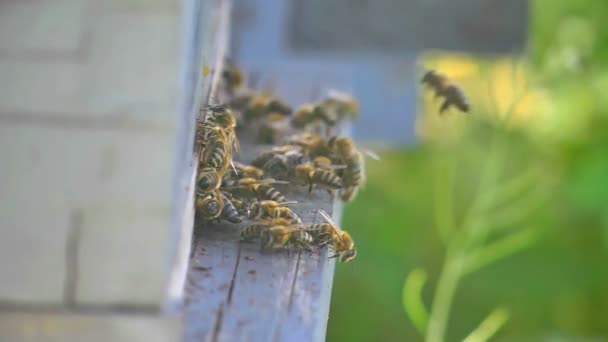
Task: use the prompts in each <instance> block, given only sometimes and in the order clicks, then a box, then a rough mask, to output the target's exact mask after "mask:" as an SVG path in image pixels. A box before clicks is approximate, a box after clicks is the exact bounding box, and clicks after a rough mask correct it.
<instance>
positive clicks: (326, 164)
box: [312, 156, 333, 170]
mask: <svg viewBox="0 0 608 342" xmlns="http://www.w3.org/2000/svg"><path fill="white" fill-rule="evenodd" d="M312 165H314V167H316V168H320V169H327V170H329V169H332V166H333V165H332V161H331V159H329V157H325V156H318V157H315V158H314V159H313V160H312Z"/></svg>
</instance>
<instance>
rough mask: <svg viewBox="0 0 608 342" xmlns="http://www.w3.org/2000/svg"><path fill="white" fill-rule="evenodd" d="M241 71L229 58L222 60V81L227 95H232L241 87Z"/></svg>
mask: <svg viewBox="0 0 608 342" xmlns="http://www.w3.org/2000/svg"><path fill="white" fill-rule="evenodd" d="M243 79H244V77H243V71H242V70H241V68H239V66H238V65H236V64H234V63H233V62H232V60H230V59H229V58H224V69H223V70H222V81H223V84H224V88H225V89H226V92H227V93H228V94H229V95H232V94H234V93H235V92H236V91H237V90H238V89H239V88H241V87H242V86H243V83H244V82H243Z"/></svg>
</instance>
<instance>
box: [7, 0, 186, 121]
mask: <svg viewBox="0 0 608 342" xmlns="http://www.w3.org/2000/svg"><path fill="white" fill-rule="evenodd" d="M64 2H65V1H64ZM64 2H59V3H58V4H64ZM163 4H164V3H161V2H157V5H158V6H161V5H163ZM167 4H168V5H169V7H171V6H173V5H174V2H171V1H169V2H167ZM4 6H8V7H9V8H13V7H15V6H17V5H15V4H13V3H9V4H6V5H4ZM19 6H21V5H19ZM19 6H17V7H19ZM151 6H152V7H153V8H156V7H154V6H153V5H152V4H151ZM26 7H28V6H26ZM29 7H32V9H29ZM29 7H28V10H23V11H17V12H18V14H19V15H21V16H22V17H23V16H24V15H25V14H27V13H29V12H31V11H34V12H36V13H38V12H37V11H39V10H40V9H39V8H38V7H40V8H43V9H44V8H46V7H47V6H38V5H34V6H29ZM66 7H69V6H63V5H61V6H60V5H55V4H53V5H51V6H50V9H48V10H47V12H48V13H53V14H54V15H56V17H57V18H60V20H59V21H60V22H63V21H70V20H72V17H74V18H75V19H74V21H75V22H80V21H83V20H84V21H85V23H84V24H82V25H81V24H78V25H76V24H75V25H76V26H74V27H71V26H70V30H71V31H75V32H77V33H74V35H75V37H71V38H69V39H68V38H66V39H65V40H66V42H62V41H58V42H54V43H53V39H54V38H53V39H49V40H50V41H51V43H49V44H50V45H49V46H46V45H44V44H43V43H39V41H40V40H42V39H43V38H44V37H45V36H42V37H37V34H34V33H32V34H33V35H34V36H35V37H33V38H32V39H31V40H32V42H31V45H33V46H38V45H40V46H41V47H40V48H38V49H34V50H31V51H30V50H27V49H26V48H22V47H20V46H16V45H11V44H10V43H9V42H11V41H15V39H12V38H13V36H14V35H11V36H3V35H1V34H0V47H1V48H0V74H2V75H3V80H4V81H6V82H7V84H10V87H6V89H5V91H3V93H2V94H0V117H1V116H2V115H4V116H6V115H13V116H14V115H15V114H27V115H34V114H35V115H38V116H41V117H51V118H55V117H66V116H67V117H77V118H78V119H80V120H113V121H115V122H117V123H119V124H120V123H123V124H125V122H126V123H128V122H135V123H145V124H151V125H155V126H157V127H159V126H160V127H170V128H172V129H174V127H175V122H176V118H177V113H176V110H177V94H178V82H179V79H178V75H179V72H180V69H179V51H180V49H179V46H178V43H179V40H178V37H179V33H178V30H179V28H180V27H179V22H178V16H177V13H176V12H175V11H167V12H163V11H161V12H155V11H151V12H148V11H130V10H126V11H124V12H121V11H117V10H116V9H114V10H113V9H112V6H109V8H97V7H95V10H87V11H85V12H84V13H81V12H82V11H81V10H78V11H75V10H74V9H71V8H66ZM81 7H82V6H76V8H79V9H80V8H81ZM100 7H101V6H100ZM161 7H162V6H161ZM22 12H23V13H22ZM83 16H84V19H83V18H82V17H83ZM45 18H46V17H45ZM53 18H55V17H53ZM47 19H48V20H47ZM76 19H77V20H76ZM52 20H55V19H52ZM52 20H51V19H49V18H46V19H45V20H43V21H44V22H47V21H52ZM20 21H21V22H23V20H22V19H20ZM26 22H27V23H28V25H29V23H30V20H27V21H26ZM9 24H10V23H9ZM9 24H6V25H9ZM1 25H2V24H1V23H0V27H1ZM10 25H13V24H10ZM10 25H9V26H10ZM40 25H42V24H40ZM48 25H51V26H52V27H55V26H59V28H62V27H63V26H61V25H59V24H53V23H50V24H48ZM34 26H36V25H34ZM10 28H11V30H12V31H16V30H18V29H19V27H17V28H13V27H12V26H10ZM59 28H58V29H59ZM48 30H49V31H53V29H51V28H49V29H48ZM12 31H11V32H12ZM26 31H27V30H26ZM63 31H64V30H63V29H61V30H60V33H63ZM71 31H70V32H71ZM66 34H67V33H66ZM47 35H48V34H47ZM53 37H54V36H53ZM46 38H47V39H48V37H46ZM57 39H60V38H57ZM67 40H69V42H68V41H67ZM73 40H77V42H72V41H73ZM16 41H19V40H16ZM7 56H8V57H9V58H6V57H7ZM32 99H35V100H32Z"/></svg>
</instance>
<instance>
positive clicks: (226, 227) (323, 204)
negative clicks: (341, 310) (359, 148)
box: [185, 144, 342, 341]
mask: <svg viewBox="0 0 608 342" xmlns="http://www.w3.org/2000/svg"><path fill="white" fill-rule="evenodd" d="M243 145H244V146H247V144H243ZM243 156H244V158H243V159H244V160H247V159H251V158H252V157H253V156H254V153H253V152H252V151H244V153H243ZM277 188H278V189H279V190H281V191H282V193H283V194H284V195H286V197H287V198H288V199H289V200H295V201H298V202H299V203H298V205H296V206H294V207H293V209H294V211H296V212H297V213H298V214H299V215H300V217H301V218H302V220H303V222H306V223H317V222H320V221H321V220H322V218H321V216H320V215H319V214H318V213H317V212H316V211H315V209H323V210H325V211H326V212H328V213H329V214H331V215H332V217H334V219H336V221H338V222H339V219H340V217H341V211H342V205H341V203H339V202H337V201H335V200H334V199H333V198H331V197H330V196H329V194H328V193H327V192H325V191H322V190H315V191H313V193H312V194H310V195H309V194H308V193H307V190H306V189H305V188H304V187H302V188H295V187H292V186H282V187H281V186H277ZM246 224H247V222H244V223H242V224H238V225H234V224H223V223H222V224H219V225H217V224H203V223H202V222H197V224H196V225H195V235H194V239H193V246H192V253H191V258H190V268H189V272H188V279H187V281H186V335H185V341H322V340H324V339H325V331H326V327H327V319H328V313H329V302H330V297H331V288H332V281H333V273H334V259H329V258H328V251H327V249H326V248H324V249H321V250H316V251H313V252H300V253H294V254H291V255H289V253H288V252H286V251H285V252H264V253H261V251H260V246H259V243H241V242H239V232H240V230H241V229H242V227H243V226H244V225H246Z"/></svg>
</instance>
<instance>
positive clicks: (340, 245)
mask: <svg viewBox="0 0 608 342" xmlns="http://www.w3.org/2000/svg"><path fill="white" fill-rule="evenodd" d="M317 212H318V213H319V214H321V216H322V217H323V219H325V223H317V224H313V225H312V226H311V227H310V228H309V229H308V232H310V233H311V235H312V236H313V237H314V238H315V243H320V244H321V245H325V244H327V245H329V246H330V247H331V248H332V250H333V251H334V253H335V255H333V256H332V258H335V257H338V259H339V260H340V262H349V261H351V260H353V259H354V258H355V257H356V256H357V250H356V249H355V242H354V240H353V238H352V237H351V235H350V234H349V233H348V232H346V231H344V230H342V229H340V227H339V226H338V224H337V223H336V222H335V221H334V220H333V219H332V218H331V216H329V215H328V214H327V213H326V212H325V211H324V210H317Z"/></svg>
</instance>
